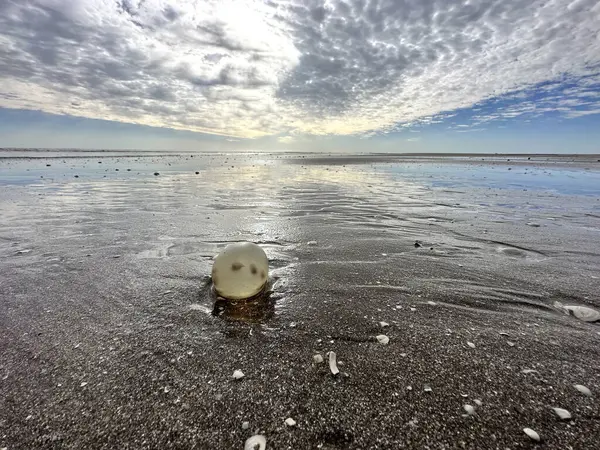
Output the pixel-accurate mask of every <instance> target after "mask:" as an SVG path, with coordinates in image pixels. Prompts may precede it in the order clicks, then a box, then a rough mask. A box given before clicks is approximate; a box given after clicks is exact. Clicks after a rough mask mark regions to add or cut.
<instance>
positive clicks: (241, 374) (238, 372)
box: [233, 370, 244, 380]
mask: <svg viewBox="0 0 600 450" xmlns="http://www.w3.org/2000/svg"><path fill="white" fill-rule="evenodd" d="M242 378H244V372H242V371H241V370H234V371H233V379H234V380H241V379H242Z"/></svg>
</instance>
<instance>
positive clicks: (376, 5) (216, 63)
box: [0, 0, 600, 142]
mask: <svg viewBox="0 0 600 450" xmlns="http://www.w3.org/2000/svg"><path fill="white" fill-rule="evenodd" d="M599 32H600V2H598V1H597V0H576V1H571V0H504V1H501V2H499V1H495V0H479V1H474V0H464V1H462V0H461V1H459V0H370V1H367V0H351V1H346V2H344V1H340V0H327V1H325V2H322V1H316V0H310V1H309V0H282V1H275V0H269V1H252V0H238V1H233V0H229V1H227V0H223V1H221V0H211V1H202V2H201V1H195V0H177V1H176V0H115V1H105V0H77V1H74V0H3V1H0V106H3V107H10V108H26V109H40V110H43V111H46V112H50V113H58V114H72V115H78V116H84V117H92V118H101V119H109V120H118V121H124V122H132V123H140V124H147V125H154V126H165V127H171V128H177V129H187V130H193V131H203V132H208V133H214V134H222V135H227V136H234V137H258V136H264V135H276V134H284V135H287V134H289V133H292V134H295V135H297V134H342V135H344V134H369V135H371V134H372V133H373V132H374V131H378V132H386V131H390V130H394V129H398V127H405V125H406V124H408V123H420V124H427V123H436V122H439V121H440V120H441V117H442V116H440V114H442V113H444V112H447V111H454V110H456V109H459V108H465V107H470V106H472V105H474V104H477V103H480V102H483V101H485V100H486V99H490V98H494V97H497V96H499V95H503V94H507V93H511V92H512V93H513V100H514V101H516V102H517V105H513V106H511V107H509V108H508V109H505V110H502V108H500V110H499V111H498V112H497V114H482V115H481V117H480V118H479V120H480V122H485V121H486V120H488V121H489V120H493V119H494V118H510V117H518V116H519V115H523V114H530V115H531V114H541V113H544V112H545V111H558V112H560V113H561V114H563V115H564V116H565V117H575V116H581V115H583V114H593V113H596V112H595V111H597V110H598V109H599V108H600V97H599V96H598V90H599V86H600V75H599V73H598V72H600V70H599V69H598V67H599V65H600V41H599V40H598V39H597V35H598V33H599ZM544 82H550V83H547V84H545V85H544V86H538V91H539V92H547V93H549V95H550V94H551V93H552V92H556V91H557V89H562V90H560V95H558V96H557V98H556V99H552V98H550V97H549V98H547V99H545V101H544V102H543V103H541V104H540V103H539V102H537V101H536V99H531V98H529V99H528V96H527V95H526V93H525V91H526V90H527V89H528V88H530V87H532V86H535V85H539V84H540V83H544ZM567 85H568V86H567ZM565 86H566V87H565ZM492 116H494V117H492ZM287 137H290V136H284V137H282V138H280V139H279V141H280V142H282V141H281V139H286V138H287Z"/></svg>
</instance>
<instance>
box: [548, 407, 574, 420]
mask: <svg viewBox="0 0 600 450" xmlns="http://www.w3.org/2000/svg"><path fill="white" fill-rule="evenodd" d="M552 410H553V411H554V412H555V413H556V415H557V416H558V417H560V418H561V419H562V420H568V419H570V418H571V413H570V412H569V411H567V410H566V409H563V408H552Z"/></svg>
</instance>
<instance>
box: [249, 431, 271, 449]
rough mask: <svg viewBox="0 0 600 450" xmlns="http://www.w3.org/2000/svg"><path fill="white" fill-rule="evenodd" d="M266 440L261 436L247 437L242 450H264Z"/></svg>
mask: <svg viewBox="0 0 600 450" xmlns="http://www.w3.org/2000/svg"><path fill="white" fill-rule="evenodd" d="M266 448H267V439H266V438H265V437H264V436H263V435H262V434H257V435H255V436H252V437H249V438H248V439H246V442H245V443H244V450H265V449H266Z"/></svg>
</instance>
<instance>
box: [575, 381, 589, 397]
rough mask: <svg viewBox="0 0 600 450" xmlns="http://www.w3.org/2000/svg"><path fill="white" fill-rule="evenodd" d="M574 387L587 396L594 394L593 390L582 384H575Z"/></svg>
mask: <svg viewBox="0 0 600 450" xmlns="http://www.w3.org/2000/svg"><path fill="white" fill-rule="evenodd" d="M574 388H575V389H577V390H578V391H579V392H581V393H582V394H583V395H585V396H586V397H591V396H592V391H590V390H589V389H588V388H587V387H585V386H584V385H582V384H576V385H575V386H574Z"/></svg>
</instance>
